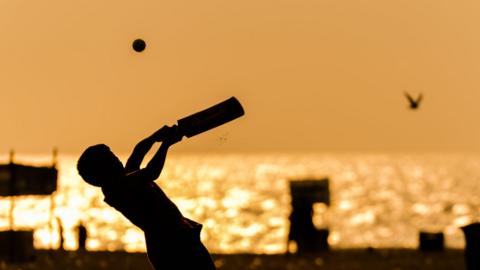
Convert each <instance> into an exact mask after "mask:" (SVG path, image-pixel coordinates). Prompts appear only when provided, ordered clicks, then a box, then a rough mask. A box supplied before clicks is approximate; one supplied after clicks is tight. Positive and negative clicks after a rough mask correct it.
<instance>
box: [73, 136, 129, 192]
mask: <svg viewBox="0 0 480 270" xmlns="http://www.w3.org/2000/svg"><path fill="white" fill-rule="evenodd" d="M77 170H78V173H79V174H80V176H81V177H82V178H83V180H85V182H87V183H89V184H91V185H94V186H97V187H101V186H103V184H104V183H105V181H107V180H110V179H113V178H115V177H118V176H119V175H122V174H123V172H124V168H123V164H122V162H121V161H120V160H119V159H118V158H117V156H115V154H113V153H112V151H110V148H109V147H108V146H106V145H105V144H97V145H94V146H90V147H88V148H87V150H85V151H84V152H83V154H82V155H81V156H80V158H79V159H78V163H77Z"/></svg>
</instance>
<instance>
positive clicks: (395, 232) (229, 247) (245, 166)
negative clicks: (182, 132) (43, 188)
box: [0, 154, 480, 253]
mask: <svg viewBox="0 0 480 270" xmlns="http://www.w3.org/2000/svg"><path fill="white" fill-rule="evenodd" d="M48 160H49V156H48V155H45V156H23V157H22V156H19V157H18V159H17V161H18V162H21V163H29V164H46V163H48ZM75 163H76V157H75V156H60V157H59V159H58V168H59V172H60V176H59V189H58V191H57V192H56V194H55V195H54V197H53V202H54V208H53V211H50V210H51V203H52V200H50V198H44V197H20V198H18V199H16V201H15V211H14V220H15V228H33V229H35V235H34V236H35V246H36V247H38V248H49V247H51V246H53V247H56V246H57V245H58V241H59V237H58V223H57V222H56V219H51V213H53V216H54V217H59V218H60V220H61V222H62V225H63V227H64V237H65V247H66V248H67V249H75V248H76V237H75V226H76V225H77V224H78V223H79V221H82V222H84V223H85V224H86V226H87V228H88V232H89V238H88V242H87V247H88V248H89V249H91V250H116V249H126V250H128V251H143V250H144V248H145V246H144V239H143V234H142V232H141V231H140V230H138V229H137V228H136V227H134V226H133V225H131V224H130V223H129V222H128V221H127V220H126V219H125V218H123V217H122V215H121V214H119V213H117V212H115V211H114V210H113V209H111V208H110V207H109V206H108V205H106V204H105V203H104V202H103V195H102V194H101V192H100V190H99V189H98V188H95V187H91V186H88V185H87V184H86V183H84V182H83V181H82V180H81V179H80V177H79V176H78V175H77V173H76V169H75ZM325 176H328V177H329V178H330V181H331V182H330V187H331V194H332V205H331V206H330V207H329V208H325V207H321V206H317V207H316V217H315V222H316V224H318V225H319V226H328V227H329V228H330V231H331V235H330V238H329V242H330V244H331V245H332V246H333V247H336V248H341V247H367V246H373V247H416V246H417V244H418V242H417V238H418V231H419V230H443V231H444V233H445V234H446V244H447V246H449V247H463V245H464V240H463V235H462V233H461V231H460V229H459V227H460V226H462V225H465V224H468V223H470V222H472V221H478V220H479V217H480V211H479V210H480V195H479V194H480V184H479V181H480V155H453V154H449V155H440V154H429V155H378V154H371V155H370V154H318V155H317V154H309V155H306V154H303V155H300V154H298V155H296V154H276V155H273V154H269V155H262V154H241V155H234V154H231V155H212V154H209V155H170V156H169V158H168V160H167V164H166V166H165V169H164V171H163V173H162V176H161V177H160V179H159V180H158V181H157V183H158V184H159V185H160V186H161V187H162V188H163V189H164V190H165V192H166V193H167V194H168V195H169V196H170V197H171V198H172V200H173V201H174V202H176V203H177V204H178V206H179V208H180V209H181V211H182V212H183V213H184V215H185V216H187V217H190V218H192V219H194V220H196V221H199V222H201V223H203V224H204V230H203V232H202V239H203V241H204V243H205V244H206V245H207V247H208V248H209V249H210V250H211V251H212V252H222V253H229V252H259V253H278V252H284V251H285V249H286V246H287V245H286V238H287V235H288V230H289V221H288V215H289V213H290V210H291V208H290V194H289V186H288V181H289V180H290V179H302V178H322V177H325ZM9 207H10V200H8V199H1V200H0V214H1V215H0V229H7V228H8V212H9V211H8V210H9ZM320 223H321V224H320Z"/></svg>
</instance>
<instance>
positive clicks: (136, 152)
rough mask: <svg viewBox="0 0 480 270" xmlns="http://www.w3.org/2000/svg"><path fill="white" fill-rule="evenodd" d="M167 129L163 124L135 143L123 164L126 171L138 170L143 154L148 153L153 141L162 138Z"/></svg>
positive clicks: (158, 140)
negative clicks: (125, 162)
mask: <svg viewBox="0 0 480 270" xmlns="http://www.w3.org/2000/svg"><path fill="white" fill-rule="evenodd" d="M168 129H169V127H167V126H163V127H162V128H161V129H159V130H157V131H156V132H155V133H153V134H152V135H150V136H148V137H147V138H145V139H143V140H141V141H140V142H139V143H137V145H135V148H134V149H133V152H132V154H131V155H130V157H129V158H128V160H127V164H125V172H126V173H131V172H134V171H137V170H140V165H141V164H142V161H143V158H144V157H145V155H146V154H147V153H148V151H150V149H151V148H152V146H153V144H154V143H156V142H160V141H162V140H163V138H164V137H165V133H166V132H167V130H168Z"/></svg>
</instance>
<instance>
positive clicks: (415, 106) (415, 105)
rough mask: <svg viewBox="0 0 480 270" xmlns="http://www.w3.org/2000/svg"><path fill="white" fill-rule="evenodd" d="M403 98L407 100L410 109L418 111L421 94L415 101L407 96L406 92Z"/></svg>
mask: <svg viewBox="0 0 480 270" xmlns="http://www.w3.org/2000/svg"><path fill="white" fill-rule="evenodd" d="M405 97H406V98H407V99H408V102H409V103H410V109H412V110H416V109H418V108H419V106H420V102H421V101H422V99H423V95H422V94H420V95H419V96H418V98H417V99H413V98H412V96H410V94H408V93H407V92H405Z"/></svg>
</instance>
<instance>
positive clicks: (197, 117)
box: [177, 97, 245, 138]
mask: <svg viewBox="0 0 480 270" xmlns="http://www.w3.org/2000/svg"><path fill="white" fill-rule="evenodd" d="M244 114H245V112H244V110H243V107H242V105H241V104H240V102H239V101H238V100H237V99H236V98H235V97H231V98H229V99H227V100H225V101H222V102H220V103H218V104H216V105H213V106H212V107H210V108H207V109H205V110H203V111H200V112H197V113H195V114H192V115H190V116H187V117H185V118H182V119H180V120H178V121H177V124H178V131H179V132H180V134H182V135H183V136H186V137H187V138H190V137H192V136H195V135H198V134H200V133H203V132H205V131H208V130H210V129H213V128H216V127H218V126H221V125H223V124H225V123H228V122H230V121H232V120H235V119H237V118H238V117H240V116H243V115H244Z"/></svg>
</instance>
